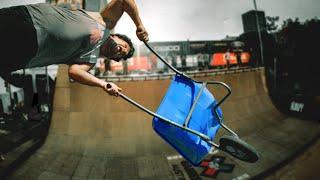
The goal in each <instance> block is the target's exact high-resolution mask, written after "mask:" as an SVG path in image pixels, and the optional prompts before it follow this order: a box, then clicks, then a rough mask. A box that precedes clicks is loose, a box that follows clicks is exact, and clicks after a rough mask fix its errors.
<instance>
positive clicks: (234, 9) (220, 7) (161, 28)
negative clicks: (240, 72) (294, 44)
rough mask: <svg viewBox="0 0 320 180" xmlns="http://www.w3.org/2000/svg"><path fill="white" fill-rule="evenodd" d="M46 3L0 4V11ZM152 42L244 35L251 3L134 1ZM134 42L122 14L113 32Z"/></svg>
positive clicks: (307, 6) (274, 2)
mask: <svg viewBox="0 0 320 180" xmlns="http://www.w3.org/2000/svg"><path fill="white" fill-rule="evenodd" d="M44 1H45V0H0V7H6V6H10V5H18V4H28V3H37V2H44ZM136 2H137V5H138V8H139V11H140V15H141V19H142V20H143V22H144V25H145V27H146V28H147V30H148V32H149V35H150V40H151V41H170V40H172V41H176V40H187V39H189V40H219V39H222V38H224V37H225V36H226V35H229V36H238V35H239V34H241V33H242V32H243V27H242V20H241V14H242V13H244V12H247V11H249V10H251V9H253V7H254V6H253V1H252V0H136ZM256 2H257V6H258V9H259V10H263V11H265V13H266V15H267V16H279V17H280V21H279V22H282V21H283V20H285V19H287V18H295V17H298V18H299V19H301V20H305V19H310V18H314V17H316V16H318V17H319V16H320V0H256ZM115 31H116V32H119V33H124V34H128V35H129V36H130V37H131V38H132V39H133V41H134V42H138V39H137V38H136V36H135V26H134V24H133V23H132V21H131V19H130V18H129V17H128V16H127V15H126V14H125V16H124V17H123V18H121V20H120V21H119V23H118V25H117V26H116V29H115Z"/></svg>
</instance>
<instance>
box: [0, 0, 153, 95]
mask: <svg viewBox="0 0 320 180" xmlns="http://www.w3.org/2000/svg"><path fill="white" fill-rule="evenodd" d="M123 12H126V13H128V14H129V16H130V17H131V19H132V20H133V22H134V23H135V25H136V27H137V31H136V33H137V36H138V38H139V39H140V40H141V41H148V33H147V31H146V30H145V28H144V26H143V23H142V22H141V19H140V17H139V14H138V9H137V6H136V4H135V1H134V0H112V1H111V2H110V3H109V4H108V5H107V6H106V7H105V8H104V9H103V10H102V12H100V13H96V12H86V11H83V10H70V9H67V8H63V7H58V6H52V5H49V4H32V5H25V6H16V7H10V8H5V9H0V25H1V27H0V36H1V37H0V38H1V39H2V41H1V42H0V54H2V58H1V57H0V58H1V59H0V73H1V76H5V75H6V74H8V73H9V72H11V71H13V70H17V69H21V68H31V67H40V66H47V65H51V64H68V65H69V76H70V77H71V78H72V79H74V80H76V81H78V82H79V83H82V84H86V85H90V86H97V87H101V88H103V89H104V90H105V91H106V92H107V93H109V94H110V95H116V96H117V95H118V92H119V91H121V88H119V87H118V86H117V85H115V84H114V83H111V82H105V81H104V80H101V79H98V78H96V77H94V76H93V75H91V74H89V73H88V70H90V68H91V67H92V65H94V64H95V63H96V60H97V58H98V57H99V56H100V55H102V56H105V57H107V58H108V59H113V60H116V61H119V60H121V59H124V60H125V59H127V58H129V57H131V56H132V55H133V53H134V48H133V45H132V42H131V40H130V39H129V38H128V37H127V36H125V35H121V34H110V31H109V30H110V29H113V28H114V26H115V25H116V23H117V21H118V20H119V19H120V17H121V16H122V14H123Z"/></svg>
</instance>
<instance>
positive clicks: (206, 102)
mask: <svg viewBox="0 0 320 180" xmlns="http://www.w3.org/2000/svg"><path fill="white" fill-rule="evenodd" d="M145 45H146V46H147V47H148V48H149V49H150V51H151V52H152V53H154V54H155V55H156V56H157V57H158V58H159V59H160V60H161V61H163V62H164V63H165V64H166V65H167V66H168V67H169V68H170V69H171V70H173V71H174V72H175V73H176V75H175V76H174V77H173V79H172V81H171V84H170V86H169V88H168V90H167V92H166V94H165V96H164V97H163V99H162V102H161V104H160V106H159V107H158V109H157V111H156V112H153V111H150V110H149V109H147V108H145V107H143V106H142V105H140V104H139V103H137V102H135V101H133V100H132V99H130V98H129V97H127V96H125V95H124V94H122V93H119V96H120V97H122V98H123V99H125V100H126V101H128V102H130V103H131V104H133V105H135V106H136V107H138V108H140V109H141V110H143V111H145V112H146V113H148V114H150V115H151V116H153V117H154V118H153V129H154V130H155V131H156V132H157V134H159V136H161V137H162V138H163V139H164V140H165V141H166V142H167V143H169V144H170V145H171V146H172V147H173V148H175V149H176V150H177V151H178V152H179V153H180V154H181V155H182V156H183V157H184V158H185V159H186V160H188V161H189V162H190V163H191V164H193V165H195V166H198V165H199V164H200V163H201V161H202V160H203V159H204V158H205V157H206V155H208V154H209V152H210V151H211V149H212V148H213V147H214V148H217V149H220V150H222V151H224V152H227V153H229V154H230V155H232V156H233V157H235V158H237V159H240V160H242V161H245V162H250V163H254V162H256V161H257V160H258V159H259V155H258V153H257V151H256V150H255V149H254V148H253V147H252V146H250V145H249V144H247V143H246V142H244V141H243V140H241V139H240V138H239V136H238V135H237V134H236V133H235V132H234V131H232V130H231V129H229V128H228V127H227V126H226V125H225V124H223V116H222V111H221V108H220V105H221V104H222V103H223V102H224V101H225V100H226V99H227V98H228V97H229V96H230V94H231V89H230V87H229V86H228V85H227V84H225V83H223V82H219V81H207V82H199V81H196V80H193V79H191V78H190V77H188V76H187V75H186V74H184V73H182V72H180V71H178V70H177V69H175V68H174V67H173V66H171V65H170V64H169V63H168V62H167V61H166V60H164V59H163V58H162V57H161V56H160V55H159V54H158V53H156V52H155V51H154V50H153V49H152V48H151V47H150V46H149V45H148V44H147V43H145ZM208 85H219V86H223V87H224V88H226V90H227V92H228V93H227V94H226V95H225V96H224V97H223V98H222V99H221V100H220V101H217V100H216V99H215V98H214V96H213V95H212V94H211V93H210V91H209V90H208V89H207V86H208ZM220 127H222V128H224V129H225V130H226V131H228V132H229V133H230V134H231V135H224V136H222V137H221V138H220V139H219V144H216V143H215V142H214V137H215V135H216V133H217V131H218V130H219V128H220Z"/></svg>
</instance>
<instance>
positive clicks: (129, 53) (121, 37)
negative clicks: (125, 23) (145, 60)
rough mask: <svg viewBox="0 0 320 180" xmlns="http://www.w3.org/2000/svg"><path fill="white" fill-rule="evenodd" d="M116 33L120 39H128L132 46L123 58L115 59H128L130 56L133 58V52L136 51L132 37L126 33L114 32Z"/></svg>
mask: <svg viewBox="0 0 320 180" xmlns="http://www.w3.org/2000/svg"><path fill="white" fill-rule="evenodd" d="M114 35H116V36H118V37H119V38H120V39H122V40H124V41H126V42H127V43H128V44H129V46H130V51H129V52H128V54H127V55H125V56H123V57H122V58H119V59H115V60H120V59H123V60H127V59H128V58H131V57H132V56H133V54H134V51H135V49H134V47H133V44H132V41H131V39H130V38H129V37H128V36H126V35H124V34H114Z"/></svg>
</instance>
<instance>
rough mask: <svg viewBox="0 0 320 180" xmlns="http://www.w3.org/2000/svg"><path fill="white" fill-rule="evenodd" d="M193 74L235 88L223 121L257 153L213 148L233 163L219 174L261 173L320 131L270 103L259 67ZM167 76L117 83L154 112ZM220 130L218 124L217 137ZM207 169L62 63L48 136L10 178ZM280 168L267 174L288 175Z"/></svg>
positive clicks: (177, 174)
mask: <svg viewBox="0 0 320 180" xmlns="http://www.w3.org/2000/svg"><path fill="white" fill-rule="evenodd" d="M195 78H196V79H199V80H219V81H223V82H225V83H227V84H228V85H230V86H231V88H232V92H233V93H232V94H231V97H230V98H229V99H227V100H226V102H225V103H224V104H223V105H222V111H223V116H224V119H225V124H226V125H227V126H229V127H230V128H231V129H233V130H234V131H236V132H237V133H238V134H239V135H240V137H241V138H242V139H243V140H245V141H246V142H248V143H249V144H251V145H253V146H254V147H255V148H256V149H257V151H258V152H259V153H260V156H261V158H260V160H259V161H258V162H257V163H254V164H251V163H245V162H242V161H240V160H237V159H235V158H233V157H231V156H229V155H227V154H225V153H224V152H219V151H217V150H215V151H213V152H212V153H211V154H209V155H208V158H206V159H207V160H210V158H212V157H216V156H217V157H223V159H224V161H223V163H222V164H221V165H223V164H224V165H229V167H232V168H231V169H232V171H228V172H227V171H222V170H220V172H219V173H217V174H216V176H215V178H216V179H249V178H252V179H255V178H256V179H259V178H262V177H265V176H267V175H270V172H274V171H275V170H277V169H278V168H280V167H281V166H284V162H286V163H289V162H291V160H294V161H296V159H294V157H296V156H297V155H298V154H301V152H302V151H303V150H305V149H306V147H309V146H310V145H311V144H312V143H314V142H316V141H317V139H318V138H319V134H320V128H319V122H318V121H311V120H309V121H307V120H303V119H299V118H295V117H289V116H287V115H285V114H283V113H281V112H279V111H278V110H277V109H276V108H275V106H274V105H273V104H272V102H271V100H270V98H269V95H268V90H267V88H266V81H265V76H264V69H263V68H253V69H245V70H239V71H233V72H224V73H212V74H205V75H201V74H198V75H197V77H195ZM169 83H170V79H168V78H163V79H149V80H137V81H122V82H116V84H118V85H119V86H120V87H121V88H122V89H123V93H124V94H126V95H127V96H129V97H130V98H132V99H134V100H136V101H137V102H139V103H141V104H142V105H144V106H146V107H148V108H150V109H151V110H153V111H155V110H156V108H157V107H158V105H159V103H160V102H161V99H162V97H163V96H164V94H165V92H166V89H167V87H168V85H169ZM210 90H211V92H213V95H214V96H215V97H216V98H217V99H219V98H221V97H222V96H223V94H224V93H225V92H224V90H223V89H222V88H220V87H213V88H210ZM224 134H227V132H226V131H224V130H222V129H221V130H220V131H219V133H218V135H217V137H216V140H217V142H218V138H219V137H220V136H222V135H224ZM315 146H316V147H319V146H318V145H317V144H316V145H315ZM318 162H319V161H318ZM292 167H294V165H293V166H292ZM206 168H210V167H206ZM206 168H204V167H192V166H189V165H188V164H187V165H186V163H185V161H184V159H183V158H181V156H179V154H178V153H177V152H176V151H175V150H174V149H173V148H171V147H170V146H169V145H168V144H166V143H165V142H164V141H163V140H162V139H161V138H160V137H159V136H158V135H157V134H156V133H155V132H154V131H153V129H152V117H151V116H149V115H148V114H146V113H144V112H142V111H141V110H139V109H137V108H136V107H134V106H132V105H130V104H129V103H128V102H126V101H124V100H123V99H120V98H117V97H111V96H108V95H107V94H106V93H105V92H104V91H103V90H101V89H99V88H93V87H88V86H83V85H80V84H78V83H72V82H70V81H69V78H68V76H67V67H66V66H60V67H59V72H58V75H57V81H56V88H55V95H54V102H53V114H52V120H51V124H50V129H49V132H48V136H47V138H46V141H45V142H44V144H43V145H42V147H40V148H39V149H38V150H37V151H36V152H35V153H34V154H33V155H32V156H31V157H30V158H29V159H28V160H26V161H25V162H24V163H23V164H22V165H21V166H19V168H17V169H16V170H15V171H14V172H12V173H11V174H10V175H9V176H8V177H7V179H197V178H201V179H210V178H211V179H212V177H206V176H204V175H206V174H203V172H204V170H205V169H206ZM282 175H283V176H281V173H280V175H279V174H273V175H272V176H269V178H277V177H290V176H286V175H285V174H284V173H282Z"/></svg>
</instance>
